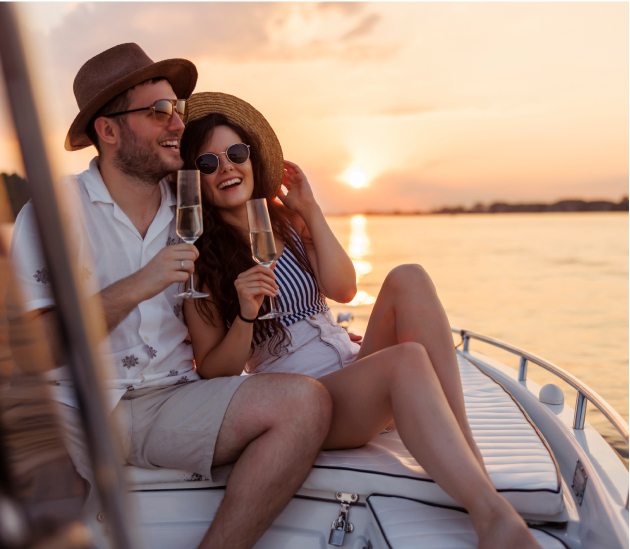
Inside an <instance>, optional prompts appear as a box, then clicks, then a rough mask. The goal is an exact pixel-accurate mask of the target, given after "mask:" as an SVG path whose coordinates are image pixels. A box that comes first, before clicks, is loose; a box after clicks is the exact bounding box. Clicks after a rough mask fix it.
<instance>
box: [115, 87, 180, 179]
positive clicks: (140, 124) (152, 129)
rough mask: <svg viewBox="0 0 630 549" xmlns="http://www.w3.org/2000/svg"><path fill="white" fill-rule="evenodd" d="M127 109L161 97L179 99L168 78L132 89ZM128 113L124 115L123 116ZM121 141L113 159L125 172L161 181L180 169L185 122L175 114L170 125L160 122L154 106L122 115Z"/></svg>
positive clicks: (143, 105)
mask: <svg viewBox="0 0 630 549" xmlns="http://www.w3.org/2000/svg"><path fill="white" fill-rule="evenodd" d="M130 98H131V103H130V105H129V107H128V109H127V110H133V109H140V108H143V107H149V106H151V105H153V103H155V102H156V101H158V100H159V99H177V96H176V95H175V93H174V92H173V89H172V88H171V85H170V84H169V83H168V81H166V80H162V81H161V82H157V83H156V84H144V85H142V86H137V87H136V88H134V89H133V90H131V92H130ZM123 117H124V119H123ZM119 128H120V134H119V135H120V141H119V145H118V148H117V149H116V153H115V156H114V159H113V162H114V165H115V166H116V167H117V168H118V169H119V170H120V171H121V172H123V173H125V174H127V175H129V176H131V177H134V178H135V179H139V180H141V181H144V182H147V183H151V184H157V183H158V182H159V181H160V179H162V178H163V177H165V176H166V175H168V174H169V173H171V172H174V171H177V170H179V169H180V168H181V167H182V165H183V161H182V159H181V158H180V156H179V141H180V138H181V136H182V133H183V132H184V124H183V122H182V121H181V119H180V118H179V116H178V115H177V114H173V116H172V117H171V120H170V122H169V123H168V125H167V126H160V125H159V124H158V123H157V122H156V121H155V118H154V117H153V113H152V112H151V111H150V110H146V111H139V112H134V113H129V114H125V115H122V117H121V119H120V120H119Z"/></svg>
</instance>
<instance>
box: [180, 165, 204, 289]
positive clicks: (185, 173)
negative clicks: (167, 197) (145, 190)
mask: <svg viewBox="0 0 630 549" xmlns="http://www.w3.org/2000/svg"><path fill="white" fill-rule="evenodd" d="M176 231H177V235H178V236H179V238H181V239H182V240H183V241H184V242H186V244H194V243H195V240H197V239H198V238H199V237H200V236H201V234H202V233H203V218H202V213H201V188H200V184H199V170H179V171H178V172H177V229H176ZM208 295H209V294H204V293H201V292H196V291H195V288H194V287H193V275H190V282H189V286H188V290H187V291H185V292H184V293H181V294H178V295H176V296H175V297H183V298H185V299H186V298H199V297H208Z"/></svg>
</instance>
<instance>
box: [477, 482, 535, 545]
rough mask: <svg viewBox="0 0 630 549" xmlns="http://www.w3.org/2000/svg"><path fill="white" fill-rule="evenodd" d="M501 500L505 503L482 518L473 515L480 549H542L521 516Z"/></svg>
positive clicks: (501, 503) (486, 512) (485, 513)
mask: <svg viewBox="0 0 630 549" xmlns="http://www.w3.org/2000/svg"><path fill="white" fill-rule="evenodd" d="M497 495H498V494H497ZM499 498H500V499H501V500H503V502H499V504H498V505H497V507H496V508H495V509H491V508H488V509H487V510H486V511H485V512H484V513H483V514H482V516H480V517H474V518H473V516H472V515H471V519H472V520H473V527H474V528H475V531H476V532H477V537H478V538H479V549H505V548H506V547H509V548H510V549H542V548H541V546H540V544H539V543H538V542H537V541H536V539H535V538H534V536H533V535H532V533H531V532H530V531H529V528H527V524H525V521H524V520H523V519H522V518H521V516H520V515H519V514H518V513H517V512H516V511H515V510H514V509H513V508H512V506H511V505H510V504H509V503H508V502H507V501H506V500H505V499H504V498H503V497H502V496H500V495H499Z"/></svg>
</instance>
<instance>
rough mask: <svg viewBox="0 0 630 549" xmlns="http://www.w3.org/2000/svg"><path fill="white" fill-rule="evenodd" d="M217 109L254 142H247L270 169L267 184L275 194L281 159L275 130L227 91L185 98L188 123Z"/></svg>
mask: <svg viewBox="0 0 630 549" xmlns="http://www.w3.org/2000/svg"><path fill="white" fill-rule="evenodd" d="M213 113H218V114H222V115H223V116H225V117H226V118H227V119H228V121H229V122H231V123H232V124H236V125H237V126H240V127H241V128H243V129H244V130H245V131H246V132H247V133H249V134H250V135H251V136H252V138H253V139H255V140H256V143H247V145H251V146H252V147H254V148H255V149H256V151H257V152H258V153H259V155H260V158H261V160H262V162H263V164H264V165H265V166H266V168H267V170H268V172H269V178H270V184H271V187H272V189H273V192H274V196H275V195H276V194H277V193H278V190H279V189H280V186H281V185H282V176H283V175H284V159H283V156H282V147H281V146H280V141H278V137H277V136H276V134H275V132H274V131H273V129H272V128H271V126H270V125H269V122H267V120H265V117H264V116H263V115H262V114H260V112H258V111H257V110H256V109H255V108H254V107H252V106H251V105H250V104H249V103H247V102H246V101H243V100H242V99H239V98H238V97H235V96H233V95H228V94H227V93H218V92H202V93H195V94H193V95H191V96H190V99H188V117H187V122H186V123H187V124H190V122H192V121H193V120H199V119H200V118H203V117H204V116H206V115H208V114H213Z"/></svg>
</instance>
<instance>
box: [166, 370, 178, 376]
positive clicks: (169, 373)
mask: <svg viewBox="0 0 630 549" xmlns="http://www.w3.org/2000/svg"><path fill="white" fill-rule="evenodd" d="M178 373H179V372H178V371H177V370H169V372H168V375H167V376H166V377H173V376H176V375H177V374H178Z"/></svg>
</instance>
